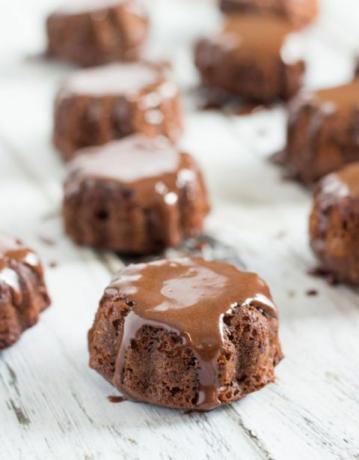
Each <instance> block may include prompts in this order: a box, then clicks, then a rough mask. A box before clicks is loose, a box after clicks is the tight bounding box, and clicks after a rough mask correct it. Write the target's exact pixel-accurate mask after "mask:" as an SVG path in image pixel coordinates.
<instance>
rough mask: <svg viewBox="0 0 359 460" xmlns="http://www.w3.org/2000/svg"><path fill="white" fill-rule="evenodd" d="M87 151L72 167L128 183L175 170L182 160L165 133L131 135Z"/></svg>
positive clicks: (93, 175) (82, 173)
mask: <svg viewBox="0 0 359 460" xmlns="http://www.w3.org/2000/svg"><path fill="white" fill-rule="evenodd" d="M86 151H88V152H89V153H88V154H87V155H86V154H85V155H84V156H80V157H79V158H78V159H75V160H74V161H73V163H72V166H70V170H71V169H75V170H77V171H78V172H79V174H80V175H83V176H92V177H102V178H108V179H112V180H118V181H120V182H127V183H130V182H135V181H139V180H141V179H148V178H151V177H159V176H162V175H163V174H167V173H174V172H176V170H177V167H178V164H179V160H180V155H179V154H178V152H177V151H176V150H175V148H174V147H173V146H172V145H171V144H170V143H169V142H168V141H167V140H166V139H165V138H162V137H160V138H155V139H148V138H146V137H143V136H140V135H137V136H131V137H127V138H125V139H123V140H120V141H114V142H111V143H109V144H107V145H106V146H104V147H100V148H98V147H94V148H91V149H86V150H85V152H86ZM91 152H92V153H91Z"/></svg>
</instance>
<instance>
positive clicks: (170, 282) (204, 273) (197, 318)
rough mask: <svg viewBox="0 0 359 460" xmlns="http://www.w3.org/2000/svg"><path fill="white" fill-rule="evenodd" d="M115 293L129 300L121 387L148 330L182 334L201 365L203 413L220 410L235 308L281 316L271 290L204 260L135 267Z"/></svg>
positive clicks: (121, 278) (118, 370)
mask: <svg viewBox="0 0 359 460" xmlns="http://www.w3.org/2000/svg"><path fill="white" fill-rule="evenodd" d="M113 290H116V291H117V292H118V294H119V295H120V296H121V297H122V296H123V297H124V298H125V300H126V303H127V305H128V306H129V307H130V312H129V313H128V314H127V316H126V318H125V324H124V330H123V335H122V340H121V346H120V350H119V353H118V358H117V362H116V371H115V381H116V382H117V383H118V384H119V385H120V384H121V375H122V369H123V366H124V360H125V352H126V349H127V347H128V346H129V344H130V343H131V341H132V339H134V337H135V336H136V332H137V331H138V330H139V329H140V328H141V327H142V326H143V325H146V324H147V325H148V324H149V325H155V326H157V327H162V328H165V329H169V330H173V331H176V332H177V333H179V334H180V335H181V336H182V338H183V341H184V343H185V344H186V345H189V346H190V347H191V348H192V349H193V351H194V353H195V355H196V358H197V359H198V363H199V381H200V394H199V399H198V402H197V406H198V409H210V408H213V407H215V406H217V405H218V404H219V401H218V398H217V390H218V388H217V387H218V385H217V375H218V372H217V358H218V356H219V353H220V351H221V350H222V349H223V317H224V315H225V314H227V313H231V311H232V310H233V308H235V307H239V308H243V307H246V306H254V307H256V308H257V309H258V310H260V311H262V312H263V313H264V314H265V315H268V316H270V317H273V316H274V317H276V316H277V310H276V307H275V305H274V303H273V301H272V298H271V294H270V291H269V288H268V286H267V285H266V284H265V283H264V282H263V281H262V280H261V279H260V278H259V277H258V276H257V275H256V274H254V273H248V272H243V271H241V270H239V269H238V268H236V267H235V266H233V265H230V264H227V263H224V262H218V261H206V260H204V259H201V258H187V257H186V258H179V259H174V260H160V261H155V262H150V263H147V264H136V265H129V266H128V267H126V268H125V269H123V270H122V271H121V272H120V273H119V274H118V276H117V277H116V278H115V279H114V280H113V282H112V283H111V285H110V286H109V288H108V289H107V293H108V294H109V295H111V293H112V292H113Z"/></svg>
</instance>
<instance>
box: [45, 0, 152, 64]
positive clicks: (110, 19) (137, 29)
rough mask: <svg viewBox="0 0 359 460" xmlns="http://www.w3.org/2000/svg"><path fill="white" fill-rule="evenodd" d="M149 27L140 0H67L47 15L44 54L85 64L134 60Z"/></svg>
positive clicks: (142, 3)
mask: <svg viewBox="0 0 359 460" xmlns="http://www.w3.org/2000/svg"><path fill="white" fill-rule="evenodd" d="M148 26H149V24H148V17H147V13H146V9H145V6H144V2H142V0H102V1H98V0H81V1H73V0H72V1H71V0H68V1H67V3H65V4H63V5H62V7H60V8H58V9H57V10H56V11H55V12H53V13H52V14H51V15H50V16H49V17H48V18H47V22H46V28H47V39H48V47H47V48H48V49H47V53H48V55H49V56H51V57H55V58H57V59H61V60H64V61H69V62H72V63H74V64H78V65H80V66H86V67H89V66H96V65H101V64H106V63H109V62H114V61H121V60H133V59H136V58H138V56H139V54H140V51H141V48H142V45H143V44H144V42H145V40H146V38H147V32H148Z"/></svg>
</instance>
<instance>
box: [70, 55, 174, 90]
mask: <svg viewBox="0 0 359 460" xmlns="http://www.w3.org/2000/svg"><path fill="white" fill-rule="evenodd" d="M162 78H163V76H162V72H161V69H159V68H156V67H155V66H151V65H150V64H145V63H140V62H137V63H123V64H108V65H105V66H101V67H94V68H93V69H86V70H80V71H77V72H75V73H74V74H73V75H72V76H71V77H70V78H68V80H67V81H66V84H65V87H64V90H65V92H69V93H74V94H84V95H93V96H94V95H97V96H101V95H106V94H121V95H131V94H137V93H138V92H139V91H140V90H141V89H143V88H145V87H146V86H149V85H153V84H157V83H158V82H159V80H161V79H162ZM173 87H174V85H173ZM175 90H176V88H175V87H174V91H175ZM175 92H176V91H175Z"/></svg>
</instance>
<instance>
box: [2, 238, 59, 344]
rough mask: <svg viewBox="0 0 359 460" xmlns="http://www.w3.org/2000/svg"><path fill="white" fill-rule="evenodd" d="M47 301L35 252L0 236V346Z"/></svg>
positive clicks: (16, 337) (17, 335) (16, 334)
mask: <svg viewBox="0 0 359 460" xmlns="http://www.w3.org/2000/svg"><path fill="white" fill-rule="evenodd" d="M49 304H50V298H49V296H48V293H47V289H46V286H45V281H44V273H43V268H42V265H41V262H40V260H39V258H38V256H37V255H36V254H35V252H33V251H32V250H31V249H29V248H27V247H26V246H24V245H23V244H22V243H21V241H19V240H17V239H15V238H11V237H8V236H4V235H1V236H0V350H3V349H4V348H7V347H9V346H10V345H13V344H14V343H15V342H17V341H18V340H19V338H20V336H21V334H22V333H23V332H24V331H25V329H27V328H29V327H31V326H33V325H34V324H35V323H36V322H37V321H38V318H39V314H40V313H41V312H42V311H43V310H44V309H45V308H46V307H48V306H49Z"/></svg>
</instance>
